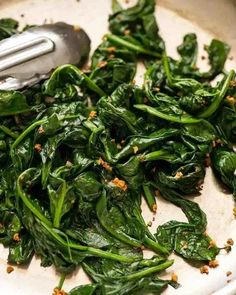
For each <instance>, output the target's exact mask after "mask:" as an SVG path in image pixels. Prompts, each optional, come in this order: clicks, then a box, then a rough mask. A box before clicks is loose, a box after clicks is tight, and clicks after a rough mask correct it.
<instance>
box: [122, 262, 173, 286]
mask: <svg viewBox="0 0 236 295" xmlns="http://www.w3.org/2000/svg"><path fill="white" fill-rule="evenodd" d="M173 263H174V260H168V261H166V262H164V263H162V264H159V265H157V266H153V267H148V268H147V269H145V270H140V271H137V272H135V273H132V274H129V275H126V276H125V279H126V280H128V281H130V280H136V279H140V278H142V277H144V276H148V275H150V274H152V273H156V272H159V271H162V270H164V269H166V268H168V267H170V266H171V265H172V264H173Z"/></svg>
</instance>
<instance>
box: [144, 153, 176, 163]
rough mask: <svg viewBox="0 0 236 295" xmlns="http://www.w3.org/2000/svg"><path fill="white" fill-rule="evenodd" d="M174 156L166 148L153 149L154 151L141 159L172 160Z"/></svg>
mask: <svg viewBox="0 0 236 295" xmlns="http://www.w3.org/2000/svg"><path fill="white" fill-rule="evenodd" d="M174 157H175V156H174V155H173V154H170V153H169V152H167V151H166V150H158V151H154V152H151V153H149V154H146V155H144V156H143V161H145V162H147V161H156V160H166V161H170V160H173V159H174Z"/></svg>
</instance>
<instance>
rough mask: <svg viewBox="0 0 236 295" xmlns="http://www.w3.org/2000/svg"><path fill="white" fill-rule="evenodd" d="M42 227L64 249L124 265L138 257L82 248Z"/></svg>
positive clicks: (46, 227) (53, 231)
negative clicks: (67, 248) (86, 253)
mask: <svg viewBox="0 0 236 295" xmlns="http://www.w3.org/2000/svg"><path fill="white" fill-rule="evenodd" d="M41 223H42V225H43V226H44V228H45V229H46V230H47V231H48V232H49V233H50V234H51V235H52V236H53V237H54V238H55V239H56V240H57V241H58V242H59V243H61V244H62V245H63V246H65V247H69V248H70V249H75V250H79V251H86V252H88V253H89V254H92V255H94V256H98V257H103V258H107V259H111V260H116V261H119V262H124V263H132V262H134V261H135V260H137V259H138V257H133V258H130V257H126V256H122V255H119V254H114V253H111V252H107V251H103V250H100V249H97V248H93V247H88V246H82V245H79V244H75V243H73V242H70V241H69V242H66V241H65V240H64V239H62V238H61V236H60V235H59V234H58V233H57V232H56V231H55V229H53V228H52V227H49V226H48V225H47V224H44V223H43V222H41Z"/></svg>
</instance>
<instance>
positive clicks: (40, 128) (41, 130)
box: [38, 126, 45, 134]
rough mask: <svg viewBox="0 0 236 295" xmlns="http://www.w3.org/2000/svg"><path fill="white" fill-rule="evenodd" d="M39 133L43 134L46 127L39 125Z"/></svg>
mask: <svg viewBox="0 0 236 295" xmlns="http://www.w3.org/2000/svg"><path fill="white" fill-rule="evenodd" d="M38 133H39V134H43V133H45V130H44V128H43V127H42V126H41V127H39V129H38Z"/></svg>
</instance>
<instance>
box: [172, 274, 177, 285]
mask: <svg viewBox="0 0 236 295" xmlns="http://www.w3.org/2000/svg"><path fill="white" fill-rule="evenodd" d="M171 281H172V282H175V283H178V276H177V274H175V273H172V274H171Z"/></svg>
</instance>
